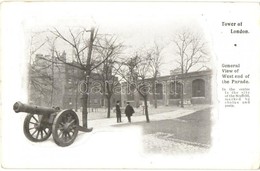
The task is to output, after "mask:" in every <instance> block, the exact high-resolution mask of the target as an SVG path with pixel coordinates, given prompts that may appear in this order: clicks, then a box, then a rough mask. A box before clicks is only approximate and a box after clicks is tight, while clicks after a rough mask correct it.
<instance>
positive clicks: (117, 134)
mask: <svg viewBox="0 0 260 171" xmlns="http://www.w3.org/2000/svg"><path fill="white" fill-rule="evenodd" d="M207 108H209V106H205V105H203V106H189V107H186V108H183V109H182V108H177V107H175V108H174V110H173V111H168V112H163V113H159V114H155V113H154V114H151V115H150V120H151V122H150V123H146V122H145V116H144V115H142V114H139V115H138V114H136V115H135V116H133V117H132V121H133V122H132V123H131V124H129V123H127V120H126V117H123V118H122V119H123V123H120V124H117V123H116V118H108V119H107V118H105V119H95V120H89V122H88V124H89V127H93V128H94V129H93V131H92V132H90V133H83V132H80V133H79V134H78V136H77V138H76V140H75V142H74V143H73V144H72V145H71V146H68V147H66V148H61V147H59V146H57V145H56V144H55V143H54V141H53V138H52V137H50V138H49V139H48V140H46V141H44V142H41V143H33V142H31V141H29V140H28V139H26V138H25V136H24V134H23V130H22V125H23V119H24V117H25V116H24V115H5V117H6V118H4V119H5V120H6V121H12V122H4V125H3V126H4V130H8V131H5V132H3V133H4V134H3V137H4V138H3V139H2V143H3V146H2V147H4V148H2V156H4V157H3V158H2V159H3V160H2V161H3V163H4V166H5V167H6V168H156V167H157V168H172V167H176V164H179V163H178V162H177V161H176V162H172V161H173V160H177V159H176V158H175V157H176V156H174V158H171V157H170V156H172V155H177V154H195V153H203V152H206V151H207V149H208V147H206V146H203V145H205V144H204V143H207V142H208V141H207V138H205V139H203V138H201V137H200V138H198V139H196V138H195V137H196V136H195V137H194V138H192V139H184V138H185V137H181V136H180V135H182V134H183V132H182V131H184V133H186V135H187V137H192V136H191V134H193V133H194V134H197V135H199V136H200V134H198V133H200V131H203V130H202V129H200V128H201V127H203V126H205V124H204V123H206V122H202V123H201V124H197V123H198V120H201V119H198V118H197V117H198V116H200V117H202V116H203V112H202V113H201V112H199V113H197V114H198V116H196V115H197V114H196V111H201V110H204V109H207ZM159 110H163V109H159ZM153 112H154V111H153ZM151 113H152V112H151ZM206 113H207V112H205V113H204V114H205V115H206ZM208 115H209V113H208ZM190 116H194V117H190ZM195 116H196V117H195ZM194 118H197V120H196V119H195V120H194ZM190 124H192V125H193V126H190V127H189V126H188V125H190ZM196 125H200V126H199V129H198V127H197V126H196ZM14 128H15V129H14ZM188 130H190V131H194V132H193V133H191V134H187V132H186V131H188ZM195 130H197V131H195ZM205 131H209V132H210V129H205ZM204 133H205V132H202V133H201V134H204ZM206 135H208V134H206ZM181 138H182V139H181ZM197 140H199V141H197ZM198 144H199V145H198ZM201 144H202V146H201ZM151 153H152V154H151ZM156 153H157V154H162V155H165V154H166V155H169V157H170V158H168V160H167V161H166V158H165V156H162V158H160V157H159V158H160V159H158V157H157V155H156V156H154V155H153V154H156ZM188 157H189V158H188V159H190V155H189V156H188ZM192 161H193V160H191V161H190V162H192ZM195 164H197V163H195ZM181 166H182V167H183V166H185V165H181ZM189 166H191V165H189Z"/></svg>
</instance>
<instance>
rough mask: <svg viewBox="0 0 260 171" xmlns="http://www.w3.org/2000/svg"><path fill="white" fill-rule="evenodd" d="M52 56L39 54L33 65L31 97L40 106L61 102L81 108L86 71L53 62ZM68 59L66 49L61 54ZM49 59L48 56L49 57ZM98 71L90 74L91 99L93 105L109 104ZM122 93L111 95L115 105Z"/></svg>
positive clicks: (59, 103) (90, 102) (30, 78)
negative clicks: (51, 60)
mask: <svg viewBox="0 0 260 171" xmlns="http://www.w3.org/2000/svg"><path fill="white" fill-rule="evenodd" d="M50 58H51V57H50V56H48V55H45V56H44V55H42V54H37V55H36V56H35V60H34V62H33V63H32V64H31V65H30V69H29V71H30V72H29V80H30V81H29V101H30V103H31V104H35V105H40V106H59V107H61V108H63V109H74V110H78V109H81V107H82V104H81V97H82V93H84V91H82V84H83V83H84V80H85V75H84V71H83V70H80V69H78V68H76V67H74V66H72V65H79V64H78V63H77V62H70V64H72V65H67V64H64V63H62V62H58V61H54V62H53V63H52V62H50ZM60 58H61V59H62V60H63V61H66V53H65V52H63V53H62V54H61V56H60ZM46 59H47V60H46ZM101 82H102V81H101V80H100V77H99V74H98V73H92V74H91V76H90V83H91V84H90V90H91V91H90V92H89V103H88V106H89V107H90V108H100V107H105V106H107V102H106V98H105V92H103V91H102V88H101V86H100V85H101ZM120 99H121V95H120V94H115V95H113V96H112V97H111V105H112V106H115V103H116V101H117V100H120Z"/></svg>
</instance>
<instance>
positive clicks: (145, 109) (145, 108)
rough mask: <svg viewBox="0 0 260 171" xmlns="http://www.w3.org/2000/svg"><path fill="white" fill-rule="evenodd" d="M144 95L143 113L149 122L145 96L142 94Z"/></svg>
mask: <svg viewBox="0 0 260 171" xmlns="http://www.w3.org/2000/svg"><path fill="white" fill-rule="evenodd" d="M143 97H144V113H145V117H146V122H147V123H149V122H150V119H149V114H148V106H147V96H146V95H145V96H143Z"/></svg>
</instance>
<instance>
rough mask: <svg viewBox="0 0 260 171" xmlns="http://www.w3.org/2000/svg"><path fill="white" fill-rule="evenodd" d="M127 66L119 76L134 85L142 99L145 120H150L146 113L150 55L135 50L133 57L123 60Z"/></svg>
mask: <svg viewBox="0 0 260 171" xmlns="http://www.w3.org/2000/svg"><path fill="white" fill-rule="evenodd" d="M125 65H126V67H127V70H126V72H127V73H128V74H127V73H126V72H124V74H122V73H123V72H121V76H122V77H123V78H124V79H125V80H126V82H127V83H128V85H130V86H131V85H134V88H135V90H136V91H137V92H138V94H139V95H140V96H141V97H142V98H143V100H144V111H145V117H146V122H150V119H149V113H148V102H147V101H148V95H149V93H150V88H151V86H150V82H149V79H148V78H150V77H151V75H150V70H151V57H150V53H148V52H142V51H140V52H136V54H135V56H134V57H133V58H130V59H129V60H127V61H126V62H125Z"/></svg>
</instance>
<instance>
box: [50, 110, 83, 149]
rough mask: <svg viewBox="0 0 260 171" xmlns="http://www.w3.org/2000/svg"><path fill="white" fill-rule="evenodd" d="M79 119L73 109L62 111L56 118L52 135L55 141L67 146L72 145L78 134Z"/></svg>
mask: <svg viewBox="0 0 260 171" xmlns="http://www.w3.org/2000/svg"><path fill="white" fill-rule="evenodd" d="M78 127H79V119H78V116H77V114H76V113H75V112H74V111H72V110H63V111H61V112H60V113H59V114H58V115H57V116H56V117H55V119H54V122H53V126H52V136H53V139H54V141H55V143H56V144H57V145H59V146H62V147H66V146H69V145H71V144H72V143H73V142H74V140H75V139H76V137H77V135H78V131H79V130H78Z"/></svg>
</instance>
